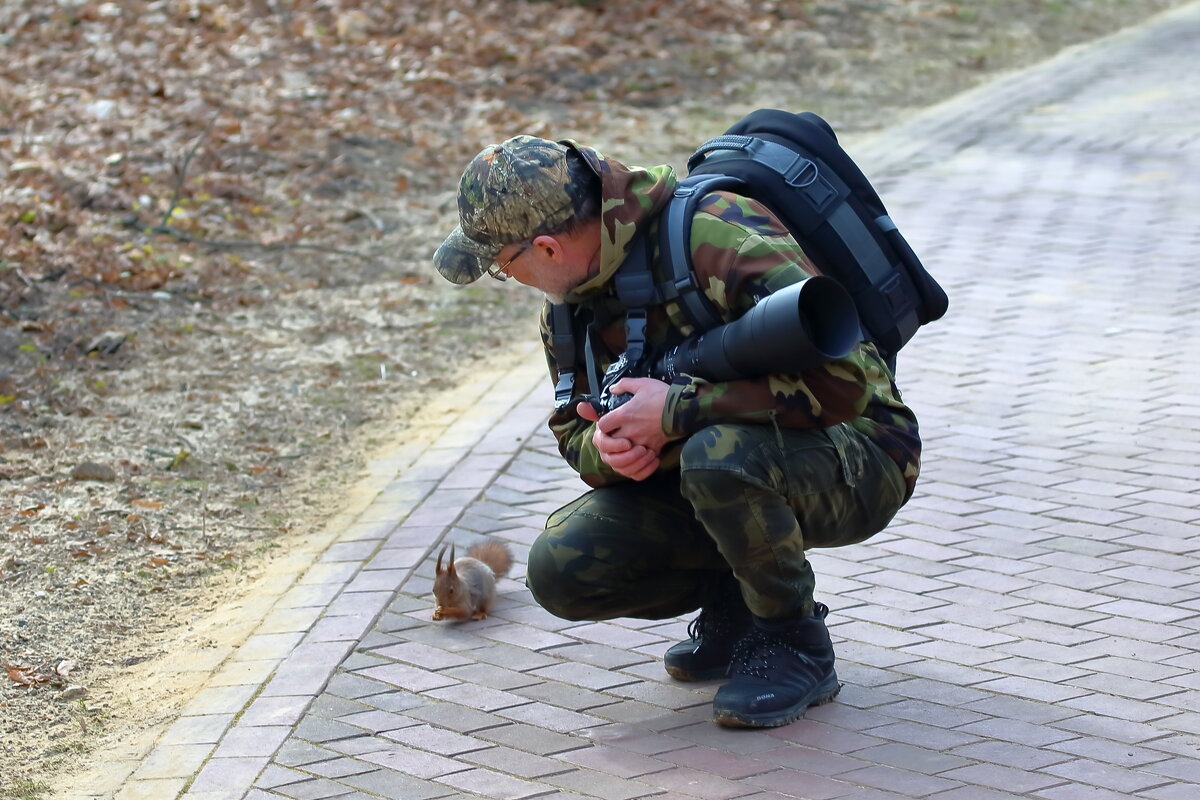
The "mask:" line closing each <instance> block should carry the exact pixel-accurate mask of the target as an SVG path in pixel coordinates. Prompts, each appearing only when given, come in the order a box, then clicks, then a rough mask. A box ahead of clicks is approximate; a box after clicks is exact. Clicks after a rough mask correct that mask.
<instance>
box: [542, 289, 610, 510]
mask: <svg viewBox="0 0 1200 800" xmlns="http://www.w3.org/2000/svg"><path fill="white" fill-rule="evenodd" d="M540 331H541V336H542V347H543V348H545V351H546V364H547V366H548V367H549V369H550V385H551V386H556V385H557V384H558V378H559V374H560V373H561V372H562V370H563V369H564V367H568V366H569V367H573V366H574V365H560V364H559V363H558V360H557V359H556V358H555V355H554V348H553V347H551V346H550V333H551V332H550V304H549V303H547V304H545V305H544V306H543V308H542V316H541V324H540ZM590 391H591V389H590V387H589V383H588V376H587V375H586V374H585V371H584V370H582V369H577V370H576V372H575V394H576V397H578V396H579V395H582V394H587V393H588V392H590ZM575 402H576V401H572V403H571V404H570V405H569V406H568V407H566V408H564V409H561V410H559V409H555V410H554V411H553V412H551V414H550V423H549V424H550V432H551V433H552V434H553V435H554V439H555V441H557V442H558V452H559V453H561V454H562V457H563V459H564V460H565V461H566V462H567V463H568V464H569V465H570V466H571V468H572V469H573V470H575V471H576V472H577V473H579V477H580V478H582V479H583V481H584V483H586V484H588V485H589V486H593V487H598V486H606V485H608V484H610V483H617V482H620V481H626V480H629V479H628V478H626V477H625V476H624V475H621V474H620V473H618V472H616V471H615V470H614V469H612V468H611V467H610V466H608V465H607V464H605V463H604V462H603V461H602V460H601V459H600V451H599V450H597V449H596V446H595V445H594V444H592V435H593V434H594V433H595V432H596V423H594V422H588V421H587V420H586V419H583V418H582V417H580V416H579V415H578V414H576V413H575Z"/></svg>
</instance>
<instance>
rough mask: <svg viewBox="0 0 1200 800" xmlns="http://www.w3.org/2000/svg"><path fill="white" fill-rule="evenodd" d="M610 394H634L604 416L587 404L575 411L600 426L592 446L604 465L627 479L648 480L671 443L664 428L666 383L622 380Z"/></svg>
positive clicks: (581, 404)
mask: <svg viewBox="0 0 1200 800" xmlns="http://www.w3.org/2000/svg"><path fill="white" fill-rule="evenodd" d="M611 391H612V393H613V394H626V393H629V394H632V395H633V399H632V400H630V401H629V402H628V403H625V404H624V405H623V406H621V407H620V408H618V409H616V410H615V411H611V412H609V413H608V414H605V415H604V416H603V417H598V416H597V415H596V411H595V409H593V408H592V407H591V406H590V405H588V404H587V403H580V404H579V405H578V406H577V407H576V410H577V412H578V413H579V416H580V417H582V418H583V419H586V420H588V421H589V422H596V423H597V425H596V432H595V434H593V436H592V444H594V445H595V446H596V449H597V450H599V451H600V458H601V459H602V460H603V461H604V463H605V464H608V465H609V466H610V467H612V468H613V469H614V470H616V471H617V472H618V473H620V474H621V475H624V476H625V477H626V478H631V479H633V480H635V481H640V480H645V479H646V478H648V477H650V476H651V475H653V474H654V472H655V470H657V469H658V461H659V459H658V454H659V453H660V452H661V451H662V449H663V447H664V446H665V445H666V444H667V442H669V441H671V437H669V436H667V435H666V434H665V433H663V429H662V412H663V406H665V405H666V402H667V384H665V383H663V382H662V381H658V380H655V379H653V378H622V379H621V380H619V381H617V382H616V383H615V384H613V386H612V390H611Z"/></svg>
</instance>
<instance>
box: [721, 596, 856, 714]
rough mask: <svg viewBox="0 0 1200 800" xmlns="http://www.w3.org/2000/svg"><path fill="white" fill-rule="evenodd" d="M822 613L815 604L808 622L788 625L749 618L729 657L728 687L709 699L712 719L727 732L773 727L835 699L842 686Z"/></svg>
mask: <svg viewBox="0 0 1200 800" xmlns="http://www.w3.org/2000/svg"><path fill="white" fill-rule="evenodd" d="M828 613H829V609H828V608H826V607H825V606H824V605H822V604H820V603H818V604H817V606H816V608H815V610H814V613H813V615H812V616H811V617H806V618H804V619H800V620H795V621H792V622H790V623H782V624H781V623H778V622H775V621H773V620H772V621H767V620H761V619H758V618H755V620H754V629H753V630H752V631H751V632H750V633H749V634H747V635H746V637H745V638H744V639H742V641H741V642H739V643H738V646H737V649H736V651H735V652H734V654H733V662H732V664H730V667H729V683H727V684H725V685H724V686H722V687H721V688H720V689H718V690H717V696H716V697H715V698H714V699H713V720H714V721H716V723H717V724H718V725H724V726H725V727H729V728H774V727H778V726H780V725H787V724H788V723H790V722H795V721H796V720H798V719H800V718H801V717H803V716H804V712H805V711H807V710H808V708H809V707H810V706H818V705H821V704H822V703H828V702H829V701H830V700H832V699H833V698H834V697H836V696H837V693H838V692H839V691H840V690H841V688H842V687H841V685H840V684H839V683H838V678H837V673H836V672H835V671H834V669H833V661H834V656H833V642H831V641H830V639H829V629H828V628H826V627H825V615H826V614H828Z"/></svg>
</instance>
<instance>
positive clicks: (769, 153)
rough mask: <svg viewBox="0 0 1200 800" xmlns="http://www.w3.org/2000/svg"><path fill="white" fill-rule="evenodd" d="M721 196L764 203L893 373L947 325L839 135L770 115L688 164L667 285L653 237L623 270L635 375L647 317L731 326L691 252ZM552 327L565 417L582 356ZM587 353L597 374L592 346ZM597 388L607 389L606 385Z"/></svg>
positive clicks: (813, 121) (817, 123)
mask: <svg viewBox="0 0 1200 800" xmlns="http://www.w3.org/2000/svg"><path fill="white" fill-rule="evenodd" d="M718 189H725V190H729V191H732V192H734V193H736V194H739V195H742V196H745V197H750V198H753V199H755V200H758V201H759V202H761V203H763V204H764V205H766V206H767V208H769V209H770V210H771V212H772V213H773V214H775V216H776V217H778V218H779V220H780V222H782V223H783V224H784V225H786V226H787V228H788V230H789V231H790V232H791V233H792V235H793V236H794V237H795V239H796V241H797V242H798V243H799V244H800V246H801V248H802V249H803V250H804V252H805V254H806V255H807V256H808V257H809V258H811V259H812V261H813V263H814V264H815V265H816V267H817V269H819V270H820V271H821V273H822V274H823V275H826V276H828V277H830V278H833V279H835V280H837V281H838V283H840V284H841V285H842V287H843V288H845V289H846V290H847V292H849V294H850V296H851V298H852V299H853V301H854V305H855V307H856V309H857V311H858V316H859V321H860V322H861V324H862V328H863V334H864V338H865V339H866V340H868V341H871V342H874V343H875V345H876V347H877V348H878V349H879V351H880V353H881V355H882V356H883V357H884V359H886V361H887V362H888V365H889V366H890V367H891V368H892V370H893V371H894V370H895V366H896V365H895V358H896V353H897V351H899V350H900V348H901V347H903V346H904V345H905V344H906V343H907V342H908V340H909V339H911V338H912V337H913V334H915V333H916V331H917V328H918V327H920V326H921V325H924V324H926V323H928V322H932V321H933V320H936V319H940V318H941V317H942V315H944V314H945V313H946V308H947V306H948V303H949V301H948V299H947V297H946V293H945V291H944V290H943V289H942V287H941V286H939V285H938V283H937V281H935V280H934V279H933V277H932V276H931V275H930V274H929V273H928V272H926V271H925V267H924V266H923V265H922V264H921V261H920V259H918V258H917V255H916V253H914V252H913V250H912V248H911V247H909V245H908V242H906V241H905V240H904V237H903V236H902V235H901V234H900V231H899V230H897V229H896V226H895V224H894V223H893V222H892V220H891V217H889V216H888V214H887V210H886V209H885V208H884V206H883V201H881V200H880V199H879V195H878V193H876V191H875V189H874V188H873V187H872V186H871V183H870V181H868V180H867V178H866V176H865V175H863V173H862V170H861V169H859V167H858V165H857V164H855V163H854V161H853V160H852V159H851V158H850V156H848V155H847V154H846V152H845V151H844V150H843V149H842V147H841V145H839V144H838V140H837V136H836V135H835V134H834V132H833V129H832V128H831V127H830V126H829V123H827V122H826V121H825V120H824V119H822V118H821V117H819V116H817V115H816V114H813V113H811V112H803V113H799V114H793V113H791V112H787V111H778V110H775V109H760V110H758V111H754V112H752V113H750V114H748V115H747V116H746V117H744V118H743V119H741V120H740V121H738V122H737V123H736V124H735V125H733V127H731V128H730V129H729V130H728V131H726V132H725V134H724V135H722V136H718V137H717V138H715V139H710V140H709V141H707V142H705V143H704V144H703V145H701V146H700V148H699V149H697V150H696V152H695V153H694V154H693V155H692V157H691V158H690V159H689V160H688V177H686V178H684V179H683V180H682V181H680V182H679V184H678V185H677V186H676V188H675V193H674V196H673V197H672V198H671V199H670V200H669V201H668V203H667V205H666V206H665V207H664V208H663V210H662V211H661V212H660V217H659V220H660V221H659V227H658V240H657V244H658V250H659V256H660V259H661V261H662V263H663V264H664V265H665V266H666V270H665V272H666V273H667V276H668V278H667V280H665V281H661V282H656V281H655V279H654V277H653V275H652V273H651V270H650V266H649V264H650V258H651V257H652V254H653V250H654V244H655V242H654V240H652V239H651V238H650V237H647V236H638V237H636V238H635V240H634V242H633V244H632V245H631V247H630V252H629V255H628V256H627V257H626V260H625V262H624V263H623V264H622V265H621V267H620V268H619V269H618V271H617V273H616V275H615V277H614V282H615V285H616V292H617V296H618V298H619V299H620V300H621V303H622V305H623V306H624V307H625V308H626V310H627V313H626V344H627V350H626V354H625V359H624V360H626V361H628V363H630V364H639V363H641V360H642V358H643V356H645V355H646V353H645V346H646V340H645V319H646V309H647V308H649V307H651V306H653V305H658V304H661V303H664V302H667V301H671V300H675V301H677V302H678V303H679V305H680V307H681V308H682V309H683V310H684V312H685V313H686V314H687V315H688V317H689V318H690V319H691V321H692V323H693V325H695V327H696V329H697V330H698V331H701V332H703V331H707V330H711V329H712V328H715V327H717V326H718V325H721V324H722V319H721V317H720V315H719V314H718V312H717V310H716V309H715V308H714V307H713V305H712V303H711V301H709V299H708V297H707V296H706V295H705V294H704V292H703V291H702V290H700V288H699V287H698V286H697V284H696V280H695V277H694V274H693V272H692V265H691V246H690V242H691V227H692V217H693V216H694V215H695V213H696V208H697V206H698V205H699V203H700V201H701V199H702V198H704V197H705V196H706V195H707V194H709V193H710V192H713V191H716V190H718ZM550 323H551V333H552V340H551V346H552V347H553V349H554V353H555V360H556V361H558V363H559V364H560V365H563V366H564V370H563V372H561V373H560V376H559V383H558V386H556V387H555V400H556V406H558V407H562V406H564V405H565V404H567V403H568V402H570V400H571V398H572V396H573V387H574V372H573V370H571V369H567V368H565V365H568V364H571V363H572V361H573V355H574V353H575V341H574V334H573V331H572V329H571V328H572V326H571V317H570V311H569V309H568V308H567V306H565V305H561V306H555V307H553V308H552V309H551V317H550ZM584 349H585V354H586V355H587V356H588V357H589V363H588V370H589V372H591V373H594V372H595V369H594V367H593V366H592V364H591V363H590V356H591V350H590V344H587V345H585V348H584ZM591 382H592V386H593V387H598V386H599V385H600V383H599V381H598V379H597V376H595V375H594V374H593V375H592V376H591ZM593 391H598V389H597V388H594V389H593Z"/></svg>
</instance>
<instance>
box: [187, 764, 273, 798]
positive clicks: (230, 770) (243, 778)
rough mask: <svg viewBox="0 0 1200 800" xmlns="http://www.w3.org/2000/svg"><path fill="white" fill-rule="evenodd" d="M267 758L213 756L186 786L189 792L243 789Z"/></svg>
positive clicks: (248, 784)
mask: <svg viewBox="0 0 1200 800" xmlns="http://www.w3.org/2000/svg"><path fill="white" fill-rule="evenodd" d="M268 762H269V759H268V758H266V757H256V758H240V757H239V758H213V759H210V760H209V761H208V762H207V763H206V764H205V765H204V766H203V767H202V768H201V770H200V772H198V773H197V774H196V779H195V780H194V781H192V785H191V786H190V787H189V788H188V791H189V792H193V793H198V792H210V791H220V790H224V789H234V790H242V791H244V790H245V789H246V788H247V787H249V786H250V785H251V783H252V782H253V781H254V778H255V777H256V776H257V775H258V774H259V773H260V772H262V771H263V769H264V768H265V767H266V766H267V764H268Z"/></svg>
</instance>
